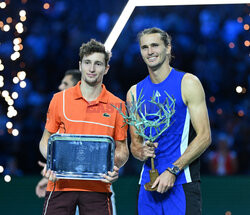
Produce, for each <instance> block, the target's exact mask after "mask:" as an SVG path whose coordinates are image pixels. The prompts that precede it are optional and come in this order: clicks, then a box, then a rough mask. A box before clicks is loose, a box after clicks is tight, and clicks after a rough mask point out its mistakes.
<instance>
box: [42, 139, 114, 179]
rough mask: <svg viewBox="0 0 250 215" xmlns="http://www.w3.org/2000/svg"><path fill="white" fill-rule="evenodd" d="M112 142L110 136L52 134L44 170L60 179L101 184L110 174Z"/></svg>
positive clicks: (112, 163)
mask: <svg viewBox="0 0 250 215" xmlns="http://www.w3.org/2000/svg"><path fill="white" fill-rule="evenodd" d="M114 152H115V142H114V140H113V138H112V137H110V136H102V135H99V136H96V135H75V134H53V135H51V136H50V138H49V140H48V150H47V168H48V169H51V170H53V171H54V172H55V173H56V177H57V178H61V179H84V180H101V179H103V177H102V175H103V174H107V172H108V171H113V167H114Z"/></svg>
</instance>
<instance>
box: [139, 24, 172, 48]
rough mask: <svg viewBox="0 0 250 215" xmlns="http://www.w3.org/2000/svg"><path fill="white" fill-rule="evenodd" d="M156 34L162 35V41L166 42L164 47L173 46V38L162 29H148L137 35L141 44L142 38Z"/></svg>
mask: <svg viewBox="0 0 250 215" xmlns="http://www.w3.org/2000/svg"><path fill="white" fill-rule="evenodd" d="M155 33H158V34H160V35H161V40H162V41H163V42H164V45H165V46H166V47H167V46H169V45H170V46H171V41H172V39H171V37H170V36H169V34H168V33H167V32H165V31H163V30H161V29H160V28H155V27H154V28H147V29H144V30H143V31H141V32H140V33H139V34H138V35H137V38H138V40H139V43H140V40H141V37H142V36H143V35H145V34H155Z"/></svg>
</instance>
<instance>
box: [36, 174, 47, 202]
mask: <svg viewBox="0 0 250 215" xmlns="http://www.w3.org/2000/svg"><path fill="white" fill-rule="evenodd" d="M47 184H48V179H47V178H42V179H41V180H40V181H39V182H38V184H37V185H36V195H37V196H38V197H39V198H42V197H45V194H46V188H47Z"/></svg>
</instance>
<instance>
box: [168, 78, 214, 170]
mask: <svg viewBox="0 0 250 215" xmlns="http://www.w3.org/2000/svg"><path fill="white" fill-rule="evenodd" d="M182 92H183V99H184V102H185V103H186V105H187V107H188V110H189V114H190V119H191V122H192V125H193V128H194V130H195V132H196V137H195V138H194V139H193V141H192V142H191V143H190V144H189V146H188V147H187V149H186V151H185V152H184V153H183V154H182V156H181V157H180V158H179V159H178V160H177V161H175V162H174V163H173V165H175V166H177V167H178V168H179V169H180V170H182V169H184V168H185V167H186V166H187V165H189V164H190V163H192V162H193V161H194V160H195V159H196V158H198V157H200V155H201V154H202V153H203V152H204V151H205V150H206V149H207V148H208V146H209V145H210V143H211V131H210V124H209V118H208V112H207V106H206V100H205V93H204V90H203V87H202V85H201V83H200V81H199V79H198V78H197V77H196V76H194V75H191V74H186V75H185V76H184V77H183V85H182Z"/></svg>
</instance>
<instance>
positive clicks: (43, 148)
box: [39, 128, 52, 159]
mask: <svg viewBox="0 0 250 215" xmlns="http://www.w3.org/2000/svg"><path fill="white" fill-rule="evenodd" d="M51 135H52V133H50V132H49V131H48V130H47V129H46V128H45V129H44V132H43V136H42V138H41V140H40V144H39V149H40V152H41V153H42V155H43V157H44V158H45V159H47V146H48V139H49V137H50V136H51Z"/></svg>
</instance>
